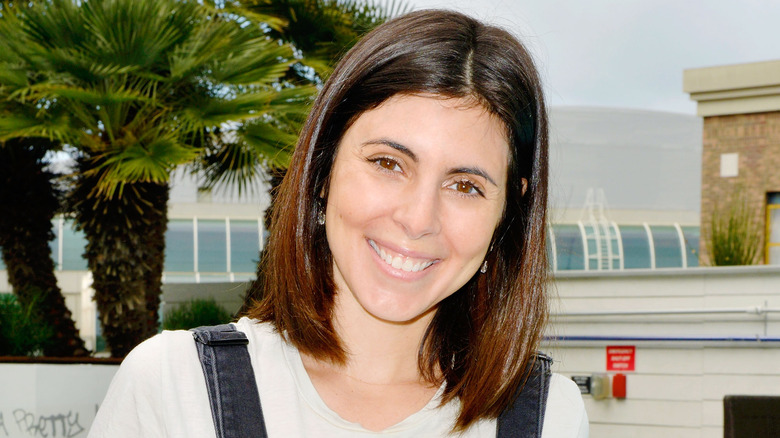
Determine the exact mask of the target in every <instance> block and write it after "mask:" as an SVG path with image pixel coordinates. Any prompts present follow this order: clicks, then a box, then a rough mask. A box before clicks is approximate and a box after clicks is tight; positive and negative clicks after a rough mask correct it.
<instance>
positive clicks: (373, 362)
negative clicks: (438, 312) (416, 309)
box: [333, 291, 435, 385]
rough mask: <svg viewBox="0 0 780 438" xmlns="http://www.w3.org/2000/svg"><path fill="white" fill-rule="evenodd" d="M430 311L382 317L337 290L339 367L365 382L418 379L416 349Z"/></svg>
mask: <svg viewBox="0 0 780 438" xmlns="http://www.w3.org/2000/svg"><path fill="white" fill-rule="evenodd" d="M345 293H346V294H349V293H350V292H348V291H347V292H345ZM434 312H435V311H430V312H428V313H426V314H425V315H422V316H420V317H419V318H416V319H414V320H412V321H407V322H402V323H399V322H391V321H385V320H381V319H378V318H376V317H374V316H373V315H371V314H369V313H367V312H366V311H365V310H364V309H363V308H362V306H360V304H359V303H358V302H357V301H355V300H354V299H353V298H352V297H344V296H343V295H342V294H337V295H336V297H335V303H334V312H333V320H334V328H335V329H336V332H337V333H338V335H339V338H340V339H341V342H342V346H343V348H344V350H345V351H346V352H347V362H346V363H345V364H344V366H342V367H339V368H340V369H339V371H340V372H342V373H344V374H345V375H347V376H349V377H350V378H352V379H355V380H359V381H361V382H363V383H369V384H379V385H381V384H399V383H420V382H422V381H423V379H422V376H421V375H420V372H419V366H418V353H419V350H420V344H421V342H422V337H423V335H424V334H425V330H426V329H427V327H428V324H429V323H430V321H431V319H432V318H433V315H434Z"/></svg>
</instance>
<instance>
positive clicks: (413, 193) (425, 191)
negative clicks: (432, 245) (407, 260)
mask: <svg viewBox="0 0 780 438" xmlns="http://www.w3.org/2000/svg"><path fill="white" fill-rule="evenodd" d="M440 196H441V192H440V190H439V188H438V187H436V186H435V184H420V183H418V184H410V185H409V186H408V187H407V190H404V191H403V195H402V196H401V199H399V202H398V204H397V205H396V208H395V209H394V211H393V214H392V217H393V221H395V223H396V224H398V225H399V226H400V227H401V228H403V230H404V232H405V233H406V235H407V237H409V238H410V239H420V238H422V237H425V236H427V235H435V234H438V233H439V232H440V231H441V199H440Z"/></svg>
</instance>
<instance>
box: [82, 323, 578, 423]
mask: <svg viewBox="0 0 780 438" xmlns="http://www.w3.org/2000/svg"><path fill="white" fill-rule="evenodd" d="M235 326H236V328H237V329H238V330H241V331H243V332H244V333H246V335H247V337H248V338H249V345H248V348H249V353H250V358H251V362H252V367H253V368H254V370H255V379H256V380H257V387H258V390H259V392H260V400H261V404H262V406H263V417H264V419H265V424H266V429H267V431H268V436H269V437H270V438H278V437H333V438H337V437H338V438H343V437H348V438H358V437H378V436H382V437H397V438H401V437H409V438H411V437H415V438H418V437H443V436H448V433H449V430H450V428H451V427H452V424H453V423H454V420H455V418H456V416H457V414H458V408H459V403H458V402H457V400H455V401H453V402H450V403H448V404H446V405H444V406H439V402H438V400H439V395H440V394H439V393H437V394H436V396H434V397H433V399H431V401H430V402H429V403H428V404H427V405H426V406H425V407H424V408H423V409H422V410H420V411H419V412H417V413H415V414H412V415H411V416H409V417H407V418H406V419H404V420H403V421H401V422H400V423H398V424H396V425H394V426H391V427H389V428H387V429H385V430H383V431H381V432H372V431H369V430H367V429H364V428H363V427H361V426H360V425H359V424H356V423H351V422H348V421H346V420H344V419H342V418H341V417H339V415H338V414H336V413H335V412H333V411H332V410H331V409H329V408H328V407H327V406H326V405H325V403H324V402H323V401H322V399H321V398H320V396H319V394H318V393H317V391H316V389H315V388H314V385H313V384H312V382H311V380H310V379H309V376H308V374H307V373H306V370H305V368H304V367H303V363H302V362H301V356H300V354H299V353H298V350H297V349H296V348H295V347H293V346H291V345H290V344H288V343H286V342H284V340H283V339H282V337H281V336H280V335H279V334H277V333H275V332H274V330H273V328H272V326H271V325H270V324H259V323H257V322H256V321H254V320H250V319H247V318H242V319H241V320H240V321H238V322H237V323H236V324H235ZM439 392H441V389H440V391H439ZM495 435H496V421H495V420H483V421H480V422H478V423H476V424H474V425H473V426H472V427H470V428H469V429H468V430H467V431H466V432H465V433H464V434H463V435H461V436H462V437H463V438H483V437H484V438H487V437H490V438H493V437H495ZM542 436H543V438H587V436H588V418H587V415H586V413H585V407H584V405H583V402H582V397H581V396H580V392H579V390H578V389H577V386H576V385H575V384H574V383H573V382H572V381H571V380H569V379H567V378H565V377H563V376H560V375H557V374H553V376H552V379H551V381H550V392H549V395H548V399H547V410H546V411H545V420H544V428H543V432H542ZM100 437H105V438H123V437H128V438H129V437H134V438H135V437H182V438H185V437H186V438H215V437H216V433H215V432H214V423H213V421H212V417H211V408H210V406H209V402H208V395H207V393H206V382H205V378H204V377H203V370H202V368H201V365H200V361H199V360H198V353H197V350H196V348H195V342H194V340H193V338H192V333H190V332H188V331H170V332H169V331H166V332H163V333H162V334H160V335H157V336H155V337H153V338H151V339H149V340H147V341H146V342H144V343H142V344H141V345H139V346H138V347H137V348H135V349H134V350H133V351H132V352H131V353H130V354H129V355H128V356H127V358H126V359H125V360H124V362H123V363H122V366H121V367H120V368H119V371H117V374H116V376H115V377H114V380H113V381H112V382H111V386H110V387H109V389H108V395H106V398H105V400H104V401H103V404H102V405H101V406H100V410H99V411H98V413H97V416H96V417H95V421H94V423H93V424H92V429H91V430H90V432H89V438H100Z"/></svg>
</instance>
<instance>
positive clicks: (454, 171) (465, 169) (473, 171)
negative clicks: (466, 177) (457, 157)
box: [447, 167, 498, 187]
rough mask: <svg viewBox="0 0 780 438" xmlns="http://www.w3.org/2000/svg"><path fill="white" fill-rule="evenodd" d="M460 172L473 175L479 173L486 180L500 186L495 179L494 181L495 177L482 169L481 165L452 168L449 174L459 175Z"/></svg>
mask: <svg viewBox="0 0 780 438" xmlns="http://www.w3.org/2000/svg"><path fill="white" fill-rule="evenodd" d="M459 173H468V174H471V175H477V176H481V177H482V178H485V179H486V180H488V181H490V183H491V184H493V185H494V186H496V187H498V184H496V182H495V181H493V178H491V177H490V175H488V173H487V172H485V171H484V170H482V169H480V168H479V167H458V168H456V169H452V170H450V171H449V172H447V175H457V174H459Z"/></svg>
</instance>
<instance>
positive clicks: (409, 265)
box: [368, 239, 433, 272]
mask: <svg viewBox="0 0 780 438" xmlns="http://www.w3.org/2000/svg"><path fill="white" fill-rule="evenodd" d="M368 244H369V245H371V248H373V249H374V251H376V253H377V254H378V255H379V257H380V258H381V259H382V260H384V262H385V263H387V264H388V265H390V266H392V267H393V268H395V269H401V270H403V271H406V272H419V271H422V270H423V269H425V268H427V267H428V266H431V265H432V264H433V262H432V261H427V262H417V263H415V262H414V261H412V260H411V259H409V258H405V257H403V258H402V257H401V256H396V257H393V256H392V255H390V254H388V253H387V251H385V250H384V249H382V248H379V246H378V245H377V244H376V243H375V242H374V241H373V240H370V239H369V240H368Z"/></svg>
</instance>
